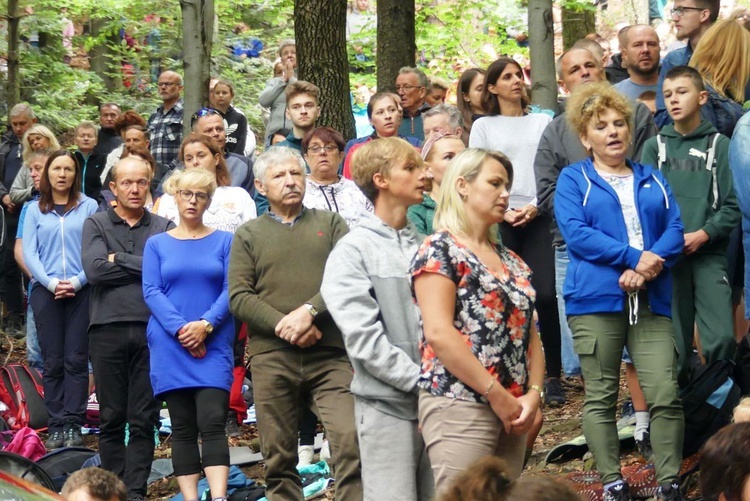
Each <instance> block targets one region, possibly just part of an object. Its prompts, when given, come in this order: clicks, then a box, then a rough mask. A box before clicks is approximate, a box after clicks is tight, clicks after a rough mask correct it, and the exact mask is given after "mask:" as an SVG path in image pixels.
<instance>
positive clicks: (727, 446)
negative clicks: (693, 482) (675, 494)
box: [700, 423, 750, 501]
mask: <svg viewBox="0 0 750 501" xmlns="http://www.w3.org/2000/svg"><path fill="white" fill-rule="evenodd" d="M700 458H701V459H700V485H701V494H702V495H703V499H704V500H705V501H747V500H750V423H734V424H730V425H728V426H725V427H724V428H722V429H721V430H719V431H718V432H717V433H716V435H714V436H713V437H711V438H709V439H708V441H707V442H706V443H705V444H704V445H703V447H702V448H701V452H700Z"/></svg>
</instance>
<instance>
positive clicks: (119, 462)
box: [81, 157, 174, 499]
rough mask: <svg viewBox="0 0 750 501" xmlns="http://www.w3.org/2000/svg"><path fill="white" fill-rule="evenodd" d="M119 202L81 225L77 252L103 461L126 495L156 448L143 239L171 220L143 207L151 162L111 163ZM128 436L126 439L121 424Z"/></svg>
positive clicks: (139, 485) (141, 480) (136, 491)
mask: <svg viewBox="0 0 750 501" xmlns="http://www.w3.org/2000/svg"><path fill="white" fill-rule="evenodd" d="M111 174H112V181H111V182H110V183H109V188H110V189H111V190H112V193H113V194H114V195H115V197H116V198H117V205H116V206H115V207H113V208H110V209H109V210H107V211H106V212H97V213H96V214H94V215H93V216H91V217H90V218H88V219H87V220H86V222H85V223H84V225H83V236H82V241H83V247H82V250H81V257H82V261H83V263H84V265H83V267H84V270H85V271H86V276H87V277H88V279H89V283H90V284H91V287H92V289H91V310H90V313H91V319H90V326H89V346H90V351H89V352H90V354H91V363H92V365H93V368H94V376H95V378H96V393H97V397H98V399H99V410H100V416H101V427H100V428H101V435H100V437H99V454H100V455H101V458H102V468H104V469H106V470H109V471H111V472H114V473H116V474H117V476H119V477H120V478H121V479H123V481H124V482H125V485H126V486H127V489H128V499H145V498H146V490H147V487H146V482H147V480H148V476H149V473H150V472H151V461H152V460H153V456H154V426H155V425H156V424H157V423H158V422H159V404H158V403H157V402H156V400H155V399H154V393H153V389H152V388H151V379H150V362H149V349H148V343H147V341H146V324H147V322H148V320H149V318H150V316H151V312H150V311H149V309H148V307H147V306H146V303H145V301H144V299H143V289H142V288H143V285H142V283H141V282H142V281H141V264H142V261H143V249H144V248H145V247H146V240H148V238H149V237H151V236H152V235H155V234H157V233H162V232H165V231H167V230H169V229H172V228H174V223H173V222H171V221H169V220H168V219H166V218H163V217H161V216H157V215H156V214H151V213H149V212H148V211H147V210H145V209H144V206H145V204H146V197H147V195H148V190H149V187H150V185H151V169H150V167H149V165H148V164H147V163H146V162H145V161H143V160H141V159H139V158H136V157H127V158H125V159H123V160H120V161H119V162H118V163H117V164H115V166H114V167H113V168H112V170H111ZM126 423H129V430H130V431H129V434H130V439H129V440H128V443H127V445H125V424H126Z"/></svg>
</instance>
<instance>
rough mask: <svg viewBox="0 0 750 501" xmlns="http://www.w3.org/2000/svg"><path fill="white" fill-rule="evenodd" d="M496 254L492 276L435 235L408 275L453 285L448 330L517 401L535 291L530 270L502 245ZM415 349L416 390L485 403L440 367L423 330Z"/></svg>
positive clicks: (444, 235) (450, 240)
mask: <svg viewBox="0 0 750 501" xmlns="http://www.w3.org/2000/svg"><path fill="white" fill-rule="evenodd" d="M498 254H499V255H500V259H501V261H502V269H501V270H500V271H499V272H497V273H495V272H493V271H491V270H490V269H489V268H487V267H486V266H485V265H484V264H483V263H482V262H481V261H480V260H479V259H478V258H477V257H476V255H474V253H473V252H472V251H471V250H469V249H468V248H467V247H466V246H464V245H463V244H461V243H460V242H459V241H458V240H457V239H456V238H455V237H454V236H453V235H451V234H450V233H448V232H445V231H441V232H437V233H435V234H433V235H432V236H430V237H428V238H427V239H426V240H425V241H424V243H423V244H422V246H421V247H420V249H419V251H418V252H417V255H416V256H415V257H414V259H413V260H412V263H411V268H410V273H411V275H412V277H416V276H418V275H420V274H422V273H437V274H440V275H443V276H445V277H447V278H449V279H450V280H451V281H453V283H455V284H456V307H455V316H454V320H453V326H454V327H455V328H456V329H457V330H458V331H459V332H460V334H461V336H462V337H463V339H464V341H465V342H466V344H467V345H468V346H469V347H470V348H471V351H472V353H473V354H474V356H476V357H477V359H478V360H479V361H480V362H481V363H482V365H484V367H485V368H487V370H488V372H489V373H490V374H492V375H494V376H495V377H496V378H497V379H498V381H499V382H500V384H502V385H503V387H504V388H505V389H507V390H508V391H509V392H510V393H511V394H512V395H514V396H516V397H519V396H521V395H523V394H524V393H525V392H526V383H527V378H528V369H529V367H528V349H529V332H530V327H531V322H532V314H533V311H534V300H535V299H536V291H535V290H534V288H533V287H532V286H531V270H530V269H529V267H528V266H527V265H526V263H524V262H523V260H521V258H520V257H518V256H517V255H516V254H515V253H513V252H512V251H510V250H508V249H506V248H505V247H503V246H498ZM412 294H413V289H412ZM420 324H421V318H420ZM420 351H421V354H422V364H421V365H422V367H421V375H420V377H419V381H418V383H417V384H418V385H419V387H420V388H423V389H425V390H427V391H429V392H430V393H432V394H433V395H436V396H445V397H449V398H456V399H458V400H467V401H471V402H480V403H485V402H486V401H487V400H486V399H485V398H484V397H483V396H482V395H481V394H479V393H477V392H475V391H474V390H473V389H471V388H470V387H469V386H467V385H465V384H464V383H462V382H461V381H460V380H459V379H458V378H456V377H455V376H454V375H453V374H451V373H450V372H449V371H448V370H446V369H445V367H444V366H443V364H442V363H441V362H440V360H439V359H438V358H437V356H435V352H434V351H433V350H432V348H431V347H430V345H429V343H427V341H426V340H425V338H424V329H422V333H421V334H420Z"/></svg>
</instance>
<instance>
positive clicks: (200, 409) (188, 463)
mask: <svg viewBox="0 0 750 501" xmlns="http://www.w3.org/2000/svg"><path fill="white" fill-rule="evenodd" d="M166 190H167V192H169V193H171V194H173V195H174V197H175V200H176V201H177V206H178V209H179V212H180V224H179V225H178V226H177V227H176V228H175V229H173V230H170V231H168V232H167V233H162V234H159V235H155V236H154V237H152V238H150V239H149V240H148V242H147V243H146V248H145V250H144V253H143V295H144V298H145V299H146V304H147V305H148V306H149V308H150V309H151V319H150V320H149V323H148V329H147V337H148V345H149V349H150V350H151V384H152V385H153V388H154V395H155V397H156V398H159V399H162V400H164V401H166V403H167V408H168V409H169V415H170V418H171V420H172V442H173V444H172V463H173V466H174V472H175V475H176V476H177V481H178V483H179V485H180V491H181V492H182V494H183V496H184V498H185V500H186V501H196V500H197V499H198V496H199V493H198V487H197V486H198V480H199V478H200V473H201V470H202V471H203V472H204V473H205V475H206V478H207V479H208V484H209V487H210V489H211V495H212V499H213V500H225V499H226V489H227V476H228V473H229V447H228V444H227V439H226V436H225V435H224V424H225V423H226V418H227V408H228V402H229V390H230V387H231V385H232V367H233V365H234V364H233V355H232V343H233V341H234V324H233V322H232V317H231V316H230V314H229V298H228V294H227V270H228V268H229V251H230V247H231V245H232V234H231V233H228V232H225V231H219V230H214V229H212V228H209V227H207V226H206V225H204V224H203V215H204V213H205V212H206V209H208V207H209V206H210V204H211V197H212V196H213V194H214V192H215V190H216V176H215V175H214V174H212V173H210V172H208V171H206V170H204V169H191V170H186V171H183V172H180V173H177V174H175V175H173V176H172V177H171V178H170V179H169V181H168V183H167V186H166ZM199 434H200V436H201V440H202V445H203V450H202V459H201V454H200V452H199V450H198V435H199Z"/></svg>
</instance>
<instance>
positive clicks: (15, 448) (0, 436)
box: [0, 426, 47, 461]
mask: <svg viewBox="0 0 750 501" xmlns="http://www.w3.org/2000/svg"><path fill="white" fill-rule="evenodd" d="M0 445H2V448H3V450H4V451H6V452H12V453H14V454H19V455H21V456H23V457H25V458H29V459H31V460H32V461H36V460H37V459H39V458H41V457H42V456H44V455H45V454H47V449H46V448H45V447H44V443H42V439H41V438H39V435H37V434H36V432H35V431H34V430H32V429H31V428H29V427H28V426H27V427H25V428H21V429H20V430H18V431H16V432H13V431H4V432H2V433H0Z"/></svg>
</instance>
